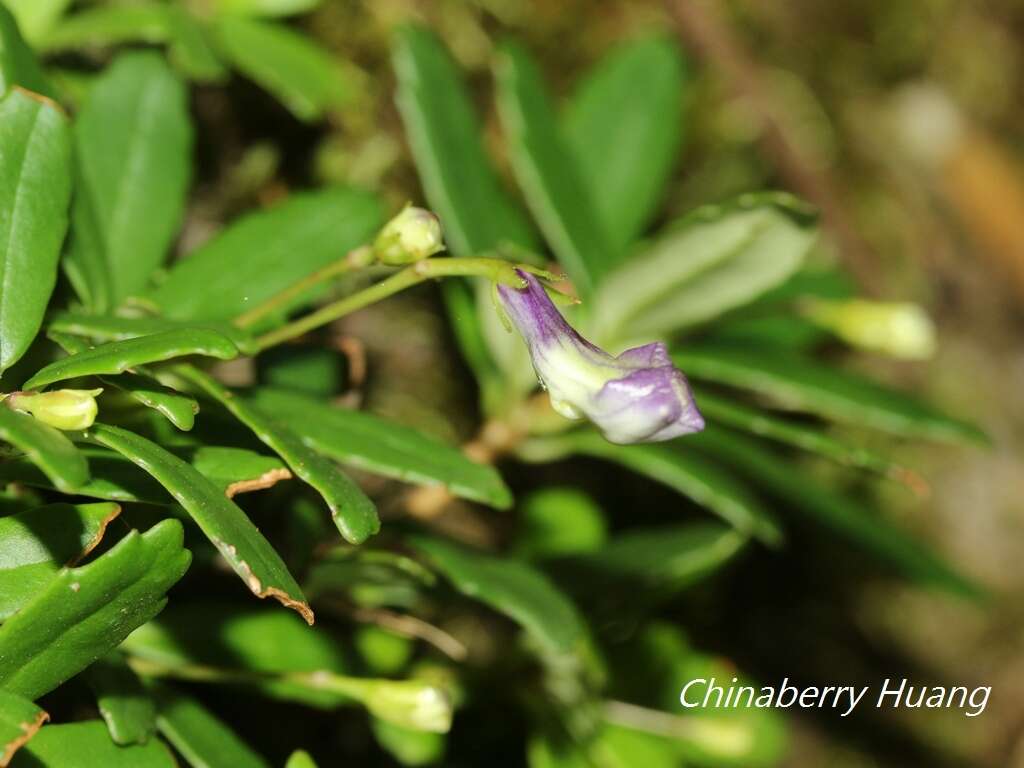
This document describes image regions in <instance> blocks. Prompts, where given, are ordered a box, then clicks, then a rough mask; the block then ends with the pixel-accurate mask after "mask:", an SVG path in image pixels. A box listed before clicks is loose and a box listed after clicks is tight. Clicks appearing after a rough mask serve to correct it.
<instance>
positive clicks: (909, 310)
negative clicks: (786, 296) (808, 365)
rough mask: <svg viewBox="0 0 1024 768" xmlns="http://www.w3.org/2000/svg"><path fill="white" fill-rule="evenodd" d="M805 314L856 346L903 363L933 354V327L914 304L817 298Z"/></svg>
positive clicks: (806, 307) (808, 306)
mask: <svg viewBox="0 0 1024 768" xmlns="http://www.w3.org/2000/svg"><path fill="white" fill-rule="evenodd" d="M805 314H806V315H807V316H808V317H809V318H810V319H811V320H813V321H814V322H815V323H817V324H818V325H820V326H821V327H823V328H826V329H828V330H829V331H831V332H832V333H834V334H835V335H836V336H838V337H839V338H840V339H842V340H843V341H845V342H846V343H847V344H850V345H852V346H855V347H860V348H861V349H867V350H871V351H873V352H880V353H882V354H885V355H889V356H890V357H896V358H901V359H904V360H924V359H927V358H929V357H931V356H932V354H934V352H935V327H934V326H933V325H932V321H931V318H929V317H928V315H927V314H925V312H924V310H922V309H921V307H919V306H918V305H916V304H911V303H905V302H882V301H869V300H867V299H847V300H843V301H826V300H821V299H816V300H813V301H810V302H808V303H807V304H806V305H805Z"/></svg>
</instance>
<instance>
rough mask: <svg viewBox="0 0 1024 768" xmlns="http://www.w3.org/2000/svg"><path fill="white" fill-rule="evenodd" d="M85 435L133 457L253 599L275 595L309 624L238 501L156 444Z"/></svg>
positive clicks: (290, 581) (291, 583)
mask: <svg viewBox="0 0 1024 768" xmlns="http://www.w3.org/2000/svg"><path fill="white" fill-rule="evenodd" d="M87 436H88V438H89V439H91V440H93V441H95V442H97V443H99V444H100V445H104V446H106V447H107V448H110V449H112V450H114V451H117V452H118V453H120V454H122V455H124V456H126V457H127V458H129V459H131V461H132V462H134V463H135V464H137V465H138V466H140V467H141V468H142V469H144V470H146V472H148V473H149V474H150V475H152V476H153V477H154V478H155V479H156V480H157V481H158V482H159V483H160V484H161V485H162V486H164V488H166V489H167V491H168V492H169V493H170V494H171V495H172V496H173V497H174V499H175V500H176V501H177V502H178V503H179V504H180V505H181V506H182V507H184V508H185V511H186V512H188V513H189V515H190V516H191V517H192V519H193V520H195V521H196V524H197V525H198V526H199V527H200V528H201V529H202V531H203V533H205V534H206V535H207V537H208V538H209V539H210V541H211V542H213V545H214V546H215V547H216V548H217V549H218V550H219V551H220V553H221V555H223V557H224V559H225V560H227V561H228V564H229V565H230V566H231V567H232V568H233V569H234V571H235V573H237V574H238V575H239V576H240V577H241V579H242V581H244V582H245V584H246V586H247V587H249V589H250V590H251V591H252V593H253V594H254V595H256V596H257V597H261V598H263V597H273V598H276V599H277V600H279V601H281V603H282V604H284V605H286V606H287V607H289V608H292V609H294V610H296V611H298V612H299V614H300V615H301V616H302V617H303V618H304V619H305V620H306V621H307V622H308V623H310V624H312V623H313V611H312V610H310V607H309V604H308V603H307V602H306V598H305V596H304V595H303V594H302V589H301V588H300V587H299V585H298V584H297V583H296V582H295V579H294V578H292V575H291V574H290V573H289V572H288V568H287V567H286V566H285V564H284V562H283V561H282V560H281V558H280V556H279V555H278V554H277V552H275V551H274V548H273V547H272V546H271V545H270V543H269V542H268V541H267V540H266V539H265V538H263V535H262V534H261V533H260V532H259V530H258V529H257V528H256V526H255V525H253V524H252V522H251V521H250V520H249V518H248V517H246V515H245V512H243V511H242V510H241V509H239V507H238V506H237V505H235V504H234V503H232V502H231V501H229V500H228V499H227V498H226V497H225V496H224V494H223V493H222V492H221V491H220V490H219V489H218V488H217V486H215V485H214V484H213V483H212V482H211V481H210V480H208V479H207V478H205V477H203V475H201V474H200V473H199V471H198V470H196V469H195V468H194V467H192V466H190V465H189V464H187V463H186V462H185V461H183V460H182V459H179V458H178V457H177V456H175V455H174V454H172V453H170V452H168V451H166V450H165V449H163V448H161V447H160V446H159V445H156V444H155V443H152V442H150V441H149V440H146V439H145V438H143V437H140V436H139V435H136V434H133V433H131V432H128V431H127V430H124V429H120V428H118V427H112V426H108V425H105V424H95V425H93V427H92V428H91V429H90V430H89V431H88V433H87Z"/></svg>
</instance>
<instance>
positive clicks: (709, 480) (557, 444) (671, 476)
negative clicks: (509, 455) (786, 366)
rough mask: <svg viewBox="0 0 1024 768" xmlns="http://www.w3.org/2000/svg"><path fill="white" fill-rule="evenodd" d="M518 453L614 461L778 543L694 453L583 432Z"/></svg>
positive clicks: (768, 523) (726, 481) (752, 504)
mask: <svg viewBox="0 0 1024 768" xmlns="http://www.w3.org/2000/svg"><path fill="white" fill-rule="evenodd" d="M692 439H693V435H689V436H687V437H686V438H685V440H683V441H681V442H684V443H685V442H688V441H690V440H692ZM523 450H524V452H523V456H524V458H527V459H529V460H533V459H541V460H544V459H546V458H550V457H552V456H564V455H567V454H578V455H582V456H593V457H595V458H599V459H605V460H607V461H613V462H615V463H617V464H621V465H622V466H624V467H627V468H629V469H631V470H633V471H634V472H636V473H638V474H641V475H645V476H647V477H650V478H652V479H654V480H657V481H658V482H660V483H663V484H664V485H667V486H668V487H669V488H672V489H673V490H675V491H678V492H679V493H681V494H682V495H684V496H686V497H688V498H690V499H692V500H693V501H695V502H697V503H698V504H700V505H701V506H704V507H707V509H708V510H709V511H711V512H714V513H715V514H716V515H718V516H719V517H721V518H722V519H723V520H725V521H726V522H728V523H729V524H730V525H732V526H733V527H734V528H735V529H736V530H737V531H740V532H741V533H744V534H746V535H748V536H754V537H755V538H757V539H760V540H761V541H762V542H764V543H765V544H768V545H777V544H779V543H780V542H781V540H782V532H781V530H780V529H779V527H778V525H777V524H776V522H775V521H774V519H773V518H772V517H771V515H769V514H768V512H767V511H766V510H765V509H764V508H763V507H762V505H761V504H760V503H759V502H758V501H757V499H756V498H755V497H754V496H753V495H752V494H751V493H750V491H748V490H747V489H746V487H744V485H743V484H742V483H741V482H740V481H738V480H737V479H736V478H735V477H733V476H732V475H731V474H730V473H729V472H727V471H726V470H725V469H723V468H722V467H721V466H718V465H717V464H715V463H713V462H711V461H708V460H707V459H705V458H703V457H701V456H699V455H695V454H694V453H692V452H690V453H687V454H685V455H684V454H682V453H680V452H679V451H676V450H674V448H673V445H672V444H669V443H660V444H659V443H651V444H646V445H614V444H612V443H609V442H607V441H606V440H604V439H602V438H601V436H600V435H598V434H597V433H596V432H590V431H586V430H583V431H579V432H574V433H570V434H568V435H564V436H561V437H555V438H543V439H536V440H534V441H531V443H528V444H527V445H526V446H524V449H523Z"/></svg>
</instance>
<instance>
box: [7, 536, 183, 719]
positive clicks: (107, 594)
mask: <svg viewBox="0 0 1024 768" xmlns="http://www.w3.org/2000/svg"><path fill="white" fill-rule="evenodd" d="M182 537H183V531H182V528H181V523H179V522H178V521H177V520H164V521H163V522H161V523H159V524H157V525H155V526H153V527H152V528H150V529H149V530H148V531H147V532H146V533H144V534H141V535H140V534H139V533H138V532H137V531H132V532H131V533H129V534H128V535H127V536H125V538H123V539H122V540H121V541H120V542H118V543H117V545H116V546H114V547H113V548H112V549H111V550H110V551H109V552H107V553H106V554H104V555H102V556H100V557H99V558H97V559H96V560H94V561H93V562H91V563H89V564H88V565H84V566H81V567H79V568H67V569H65V570H63V571H61V572H60V573H58V574H57V575H56V576H54V577H53V579H51V580H50V582H49V584H48V585H47V587H46V588H45V589H44V590H43V591H42V592H40V593H38V594H37V595H36V596H35V597H34V598H33V599H32V600H31V601H30V602H29V603H27V604H26V605H25V606H23V607H22V608H21V610H19V611H18V612H17V613H16V614H14V616H12V617H11V618H9V619H8V620H7V621H6V622H4V624H3V625H2V626H0V658H2V659H3V660H4V663H3V665H2V666H0V687H2V688H6V689H7V690H10V691H12V692H14V693H18V694H21V695H23V696H26V697H28V698H31V699H35V698H38V697H39V696H42V695H43V694H44V693H47V692H48V691H51V690H53V689H54V688H56V687H57V686H58V685H60V684H61V683H62V682H64V681H65V680H67V679H68V678H69V677H71V676H72V675H75V674H77V673H78V672H81V671H82V670H83V669H85V668H86V667H87V666H89V665H90V664H91V663H92V662H94V661H95V660H96V659H98V658H99V657H101V656H103V655H104V654H106V653H107V652H108V651H110V650H111V649H113V648H114V647H116V646H117V645H118V644H119V643H120V642H121V641H122V640H123V639H124V638H125V637H127V636H128V634H129V633H130V632H131V631H132V630H133V629H135V628H136V627H138V626H139V625H140V624H143V623H145V622H146V621H148V620H149V619H151V618H153V616H155V615H156V614H157V613H159V612H160V610H161V609H162V608H163V607H164V604H165V603H166V598H165V597H164V594H165V593H166V592H167V590H168V589H170V587H171V586H172V585H173V584H174V583H175V582H176V581H177V580H178V579H180V578H181V576H182V574H184V573H185V570H186V569H187V568H188V564H189V560H190V559H191V557H190V555H189V552H188V551H187V550H185V549H183V548H182V545H181V543H182ZM101 727H102V726H101ZM103 732H104V737H105V738H106V728H104V729H103Z"/></svg>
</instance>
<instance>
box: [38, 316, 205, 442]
mask: <svg viewBox="0 0 1024 768" xmlns="http://www.w3.org/2000/svg"><path fill="white" fill-rule="evenodd" d="M48 335H49V337H50V338H51V339H53V340H54V341H55V342H57V343H58V344H59V345H60V346H61V348H62V349H63V350H64V351H65V352H67V353H68V354H78V353H79V352H84V351H86V350H87V349H89V344H88V343H87V342H86V341H85V340H84V339H81V338H79V337H77V336H72V335H70V334H66V333H60V332H58V331H50V333H49V334H48ZM100 381H102V382H103V383H104V384H106V385H107V386H110V387H114V388H115V389H120V390H121V391H122V392H125V393H126V394H127V395H128V396H129V397H131V398H132V399H134V400H137V401H138V402H140V403H142V404H143V405H144V406H146V407H147V408H152V409H153V410H155V411H157V412H158V413H161V414H163V416H164V417H165V418H166V419H167V420H168V421H169V422H171V423H172V424H173V425H174V426H176V427H177V428H178V429H181V430H184V431H186V432H187V431H188V430H190V429H192V427H193V426H194V425H195V420H196V414H197V413H199V404H198V403H197V402H196V401H195V400H194V399H192V398H191V397H189V396H188V395H182V394H180V393H178V392H175V391H174V390H172V389H170V388H168V387H165V386H164V385H163V384H161V383H160V382H159V381H157V380H156V379H154V378H153V377H152V376H145V375H142V374H138V373H122V374H120V375H119V376H100Z"/></svg>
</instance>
